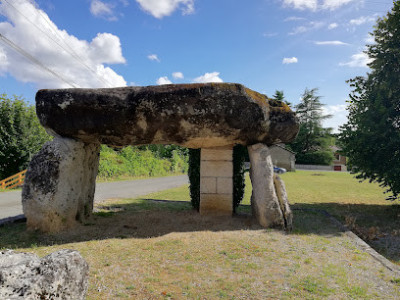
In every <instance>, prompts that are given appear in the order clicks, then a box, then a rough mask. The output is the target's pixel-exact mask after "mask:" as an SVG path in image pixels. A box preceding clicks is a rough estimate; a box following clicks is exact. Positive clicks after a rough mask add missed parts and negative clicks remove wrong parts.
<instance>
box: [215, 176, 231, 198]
mask: <svg viewBox="0 0 400 300" xmlns="http://www.w3.org/2000/svg"><path fill="white" fill-rule="evenodd" d="M217 193H218V194H233V178H232V177H218V178H217Z"/></svg>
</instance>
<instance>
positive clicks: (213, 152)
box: [201, 148, 233, 161]
mask: <svg viewBox="0 0 400 300" xmlns="http://www.w3.org/2000/svg"><path fill="white" fill-rule="evenodd" d="M232 152H233V150H232V149H206V148H203V149H201V160H218V161H221V160H222V161H223V160H227V161H232Z"/></svg>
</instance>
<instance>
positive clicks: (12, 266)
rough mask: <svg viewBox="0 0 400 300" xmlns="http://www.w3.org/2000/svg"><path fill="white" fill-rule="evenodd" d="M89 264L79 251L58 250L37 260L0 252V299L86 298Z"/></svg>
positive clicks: (15, 253) (16, 253) (23, 255)
mask: <svg viewBox="0 0 400 300" xmlns="http://www.w3.org/2000/svg"><path fill="white" fill-rule="evenodd" d="M88 277H89V266H88V264H87V263H86V261H85V260H84V259H83V258H82V256H81V255H80V254H79V252H78V251H75V250H68V249H66V250H60V251H57V252H54V253H52V254H50V255H47V256H45V257H44V258H42V259H40V258H39V257H38V256H37V255H35V254H31V253H22V252H15V251H12V250H5V251H0V299H32V300H33V299H76V300H80V299H82V300H83V299H85V296H86V292H87V288H88Z"/></svg>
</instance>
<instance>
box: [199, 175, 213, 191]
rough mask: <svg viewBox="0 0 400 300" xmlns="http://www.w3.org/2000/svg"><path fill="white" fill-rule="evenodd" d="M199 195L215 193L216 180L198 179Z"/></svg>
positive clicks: (209, 178)
mask: <svg viewBox="0 0 400 300" xmlns="http://www.w3.org/2000/svg"><path fill="white" fill-rule="evenodd" d="M200 193H205V194H215V193H217V178H216V177H200Z"/></svg>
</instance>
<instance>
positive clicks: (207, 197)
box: [200, 194, 233, 216]
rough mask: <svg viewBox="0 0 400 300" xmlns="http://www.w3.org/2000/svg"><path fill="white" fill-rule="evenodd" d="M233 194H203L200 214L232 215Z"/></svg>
mask: <svg viewBox="0 0 400 300" xmlns="http://www.w3.org/2000/svg"><path fill="white" fill-rule="evenodd" d="M232 211H233V204H232V194H201V195H200V214H201V215H212V216H230V215H232Z"/></svg>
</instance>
